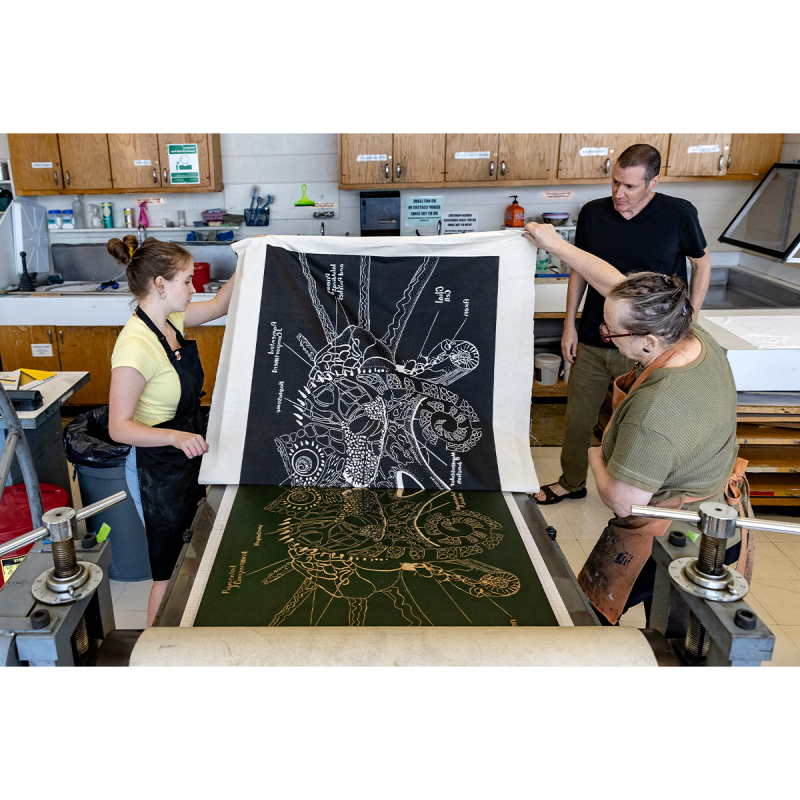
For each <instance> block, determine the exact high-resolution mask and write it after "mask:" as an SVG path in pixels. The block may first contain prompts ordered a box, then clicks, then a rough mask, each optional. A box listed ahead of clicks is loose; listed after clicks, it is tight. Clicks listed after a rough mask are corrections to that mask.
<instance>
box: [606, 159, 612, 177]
mask: <svg viewBox="0 0 800 800" xmlns="http://www.w3.org/2000/svg"><path fill="white" fill-rule="evenodd" d="M609 169H611V159H610V158H607V159H606V175H608V171H609Z"/></svg>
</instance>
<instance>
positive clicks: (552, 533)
mask: <svg viewBox="0 0 800 800" xmlns="http://www.w3.org/2000/svg"><path fill="white" fill-rule="evenodd" d="M545 531H547V535H548V536H549V537H550V538H551V539H555V538H556V533H557V531H556V529H555V528H554V527H553V526H552V525H548V526H547V527H546V528H545Z"/></svg>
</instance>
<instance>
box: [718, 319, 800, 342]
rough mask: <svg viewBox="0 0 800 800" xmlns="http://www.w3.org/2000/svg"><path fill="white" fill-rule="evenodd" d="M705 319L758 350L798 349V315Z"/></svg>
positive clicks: (799, 330)
mask: <svg viewBox="0 0 800 800" xmlns="http://www.w3.org/2000/svg"><path fill="white" fill-rule="evenodd" d="M706 319H707V320H708V321H709V322H713V323H714V324H715V325H719V326H720V328H724V329H725V330H726V331H729V332H730V333H732V334H733V335H734V336H738V337H739V338H740V339H744V341H746V342H747V343H748V344H752V345H753V346H754V347H758V348H759V349H760V350H797V349H800V317H798V316H766V315H765V316H758V317H757V316H752V317H738V316H737V317H709V316H707V317H706Z"/></svg>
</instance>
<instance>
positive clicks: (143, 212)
mask: <svg viewBox="0 0 800 800" xmlns="http://www.w3.org/2000/svg"><path fill="white" fill-rule="evenodd" d="M139 225H144V227H145V228H147V227H149V226H150V222H149V220H148V219H147V203H140V204H139Z"/></svg>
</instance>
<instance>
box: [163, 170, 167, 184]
mask: <svg viewBox="0 0 800 800" xmlns="http://www.w3.org/2000/svg"><path fill="white" fill-rule="evenodd" d="M166 182H167V168H166V167H164V183H166Z"/></svg>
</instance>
